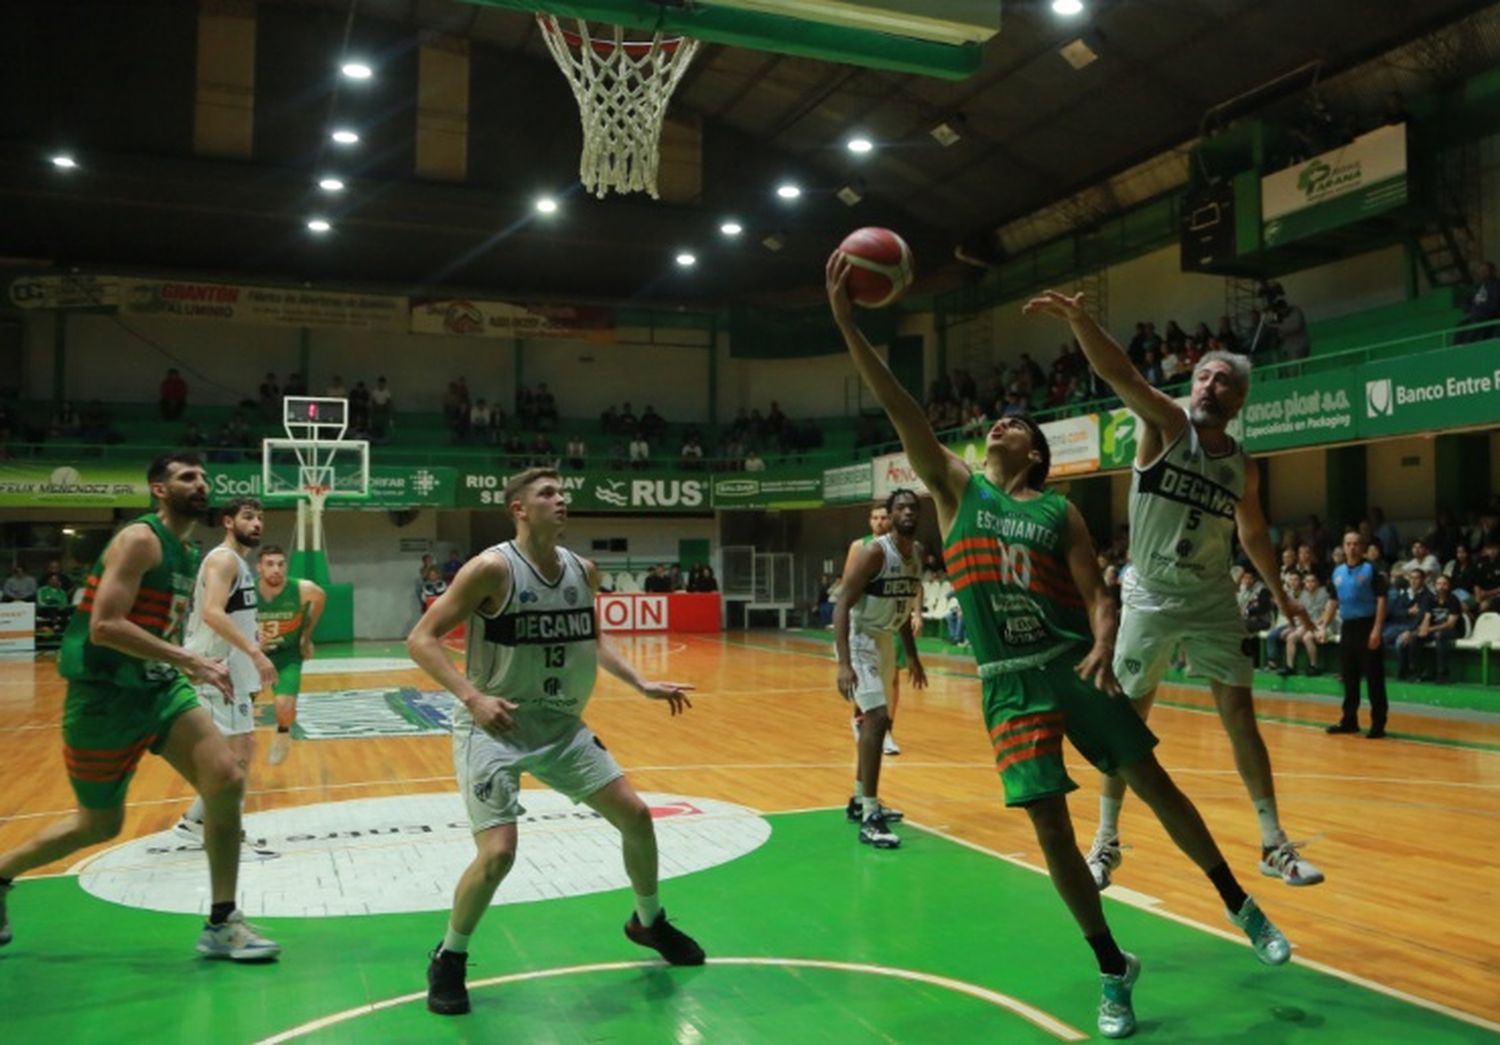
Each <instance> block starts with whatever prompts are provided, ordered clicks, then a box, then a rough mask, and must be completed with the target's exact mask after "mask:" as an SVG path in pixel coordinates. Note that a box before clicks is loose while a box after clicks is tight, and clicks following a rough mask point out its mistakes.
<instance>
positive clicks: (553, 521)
mask: <svg viewBox="0 0 1500 1045" xmlns="http://www.w3.org/2000/svg"><path fill="white" fill-rule="evenodd" d="M504 496H505V505H506V508H507V510H508V511H509V512H510V515H511V519H512V520H513V521H514V522H515V525H516V539H515V540H514V541H510V542H507V543H505V544H501V545H496V546H495V547H493V548H489V549H487V550H485V551H483V552H481V553H479V554H478V555H476V556H474V558H472V559H470V560H469V561H468V562H467V563H466V564H465V565H464V567H463V569H462V570H460V571H459V573H458V576H457V577H455V578H454V581H453V584H452V585H450V586H449V588H448V590H447V591H446V592H444V593H443V594H442V595H441V596H440V597H439V598H438V599H437V601H436V602H434V603H433V604H432V605H431V606H430V607H428V610H427V612H426V613H425V614H423V616H422V619H421V620H420V621H418V622H417V626H416V628H415V629H413V631H412V633H411V636H410V637H409V638H408V639H407V649H408V650H409V651H410V653H411V656H412V659H413V660H415V661H416V662H417V664H418V665H420V666H421V668H422V669H423V670H424V671H426V672H427V674H428V675H430V676H431V677H432V678H433V680H434V681H436V682H437V683H438V684H439V685H441V686H442V687H443V688H445V689H447V690H448V691H449V692H451V693H452V694H453V695H454V696H455V697H457V698H458V701H459V704H460V708H459V710H458V711H457V712H456V714H455V716H454V724H453V764H454V770H455V771H456V774H457V776H458V785H459V788H460V790H461V791H462V793H463V798H464V803H465V805H466V806H467V808H468V813H469V821H470V827H471V828H472V829H473V832H474V844H475V847H476V849H477V853H476V855H475V858H474V861H473V863H471V864H470V865H469V867H468V869H467V870H465V871H464V873H463V877H462V878H460V879H459V882H458V888H457V889H456V890H455V894H454V900H453V912H452V914H451V916H450V918H449V922H448V929H447V932H446V933H445V934H444V936H443V942H442V943H441V944H440V945H439V946H438V947H437V949H436V950H434V951H433V953H432V960H431V962H430V964H429V965H428V969H427V988H428V990H427V1008H428V1009H429V1010H430V1011H432V1012H435V1013H438V1014H441V1015H459V1014H461V1013H465V1012H468V1011H469V994H468V989H467V987H466V986H465V983H464V969H465V964H466V962H467V952H468V949H469V937H470V935H471V934H472V933H473V932H474V930H475V929H476V928H477V926H478V924H479V919H480V917H481V916H482V915H483V914H484V912H485V911H486V910H487V909H488V908H489V904H490V900H491V898H492V897H493V896H494V894H495V890H496V889H497V888H499V886H500V883H501V881H503V880H504V878H505V876H506V874H507V873H509V871H510V868H511V865H512V864H513V863H514V862H515V855H516V842H517V833H516V821H517V819H518V818H519V817H520V816H521V815H522V813H524V811H525V810H524V809H523V808H522V806H521V792H520V777H521V774H522V773H523V772H526V773H530V774H531V775H532V776H534V777H536V779H538V780H540V781H541V782H542V783H543V784H546V785H547V786H548V787H551V788H553V789H554V790H557V791H560V792H561V793H562V794H564V795H567V796H568V797H569V798H571V799H573V801H575V802H583V803H586V804H587V805H588V806H590V807H591V808H592V809H594V810H595V811H596V812H598V813H599V815H600V816H602V817H603V818H604V819H605V820H607V821H609V823H610V824H611V825H613V826H614V827H615V828H617V829H618V830H619V832H620V835H621V839H622V842H623V851H624V858H625V871H626V873H627V875H629V877H630V884H631V886H632V887H633V888H634V890H635V911H634V913H633V914H632V915H631V917H630V921H629V922H627V923H626V925H625V935H626V936H627V937H628V938H629V939H630V940H632V941H634V942H635V943H638V944H640V945H641V946H644V947H650V948H652V949H654V950H656V951H658V952H659V953H660V954H661V955H662V957H664V958H666V960H667V961H668V962H670V963H672V964H673V965H701V964H703V961H704V955H703V949H702V948H701V947H699V946H698V944H697V943H696V942H694V941H693V939H692V938H691V937H689V936H688V935H687V934H685V933H683V932H682V931H681V930H679V929H678V928H676V927H675V926H674V925H672V924H671V923H670V922H668V921H667V917H666V913H665V912H664V911H663V910H662V908H661V904H660V902H659V901H658V899H657V859H656V832H655V829H654V828H653V826H652V823H651V811H650V810H649V809H648V808H647V807H646V804H645V803H644V802H642V801H641V798H640V796H639V795H637V794H636V792H635V789H634V788H632V787H631V786H630V783H629V781H627V780H626V779H625V775H624V772H623V770H621V769H620V766H619V763H617V762H616V761H615V759H614V756H612V755H611V754H610V753H609V752H608V751H606V750H605V748H604V745H603V743H601V742H600V740H599V738H598V737H596V736H595V735H594V733H593V731H592V730H590V729H589V728H588V726H586V725H585V724H584V722H583V719H582V717H581V716H582V715H583V711H584V708H585V707H587V705H588V700H589V696H590V694H592V692H593V689H594V682H595V679H596V678H597V677H598V669H599V668H601V667H602V668H603V669H604V670H605V671H608V672H609V673H610V674H611V675H614V676H615V677H616V678H619V679H621V680H622V681H624V682H626V683H628V684H629V685H630V686H631V687H633V688H634V689H635V690H637V691H638V692H639V693H641V695H642V696H645V697H647V698H650V699H652V700H664V701H666V702H667V704H668V705H669V706H670V707H671V710H672V714H674V715H676V714H678V713H679V712H681V711H684V710H685V709H687V708H689V707H691V706H692V705H691V704H690V702H689V701H688V699H687V696H686V694H687V691H688V690H690V689H692V687H691V686H686V685H683V684H681V683H677V682H648V681H646V680H645V679H643V678H641V676H640V675H639V674H638V673H637V672H636V670H635V668H633V667H631V665H630V664H629V663H628V662H627V661H625V660H624V659H623V658H622V657H620V655H619V654H617V653H615V652H614V651H613V650H612V649H611V648H610V647H609V646H608V645H607V644H605V643H604V642H602V641H601V640H600V637H599V634H598V621H597V619H596V618H595V615H594V593H595V591H596V590H597V588H598V586H599V575H598V571H597V570H596V569H595V568H594V565H593V564H592V563H589V562H587V561H585V560H583V559H580V558H579V557H578V556H576V555H574V554H573V553H572V552H570V551H568V550H567V549H565V548H562V547H560V546H559V545H558V543H557V541H558V537H559V536H560V535H561V533H562V528H563V525H564V523H566V522H567V515H568V510H567V504H566V500H565V495H564V493H563V484H562V479H561V477H560V476H559V475H558V473H557V472H555V471H553V470H551V469H549V468H532V469H528V470H527V471H525V472H522V473H521V474H520V475H517V476H513V477H512V478H511V479H510V481H509V482H507V483H506V485H505V495H504ZM465 622H467V623H468V626H469V632H468V657H467V660H466V664H465V668H464V670H463V671H462V672H460V671H459V670H458V668H456V667H455V666H454V664H453V662H452V661H451V660H450V659H449V657H448V653H447V650H446V649H444V647H443V643H442V637H443V636H444V635H446V634H448V632H450V631H452V630H453V629H454V628H455V627H457V626H458V625H459V624H462V623H465Z"/></svg>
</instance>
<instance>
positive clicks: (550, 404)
mask: <svg viewBox="0 0 1500 1045" xmlns="http://www.w3.org/2000/svg"><path fill="white" fill-rule="evenodd" d="M536 423H537V425H538V426H540V427H543V428H546V429H548V430H549V431H550V430H551V429H554V428H556V427H557V398H556V397H555V396H554V395H553V394H552V392H551V390H550V389H549V388H548V387H547V382H545V381H543V382H542V383H541V384H539V385H537V386H536Z"/></svg>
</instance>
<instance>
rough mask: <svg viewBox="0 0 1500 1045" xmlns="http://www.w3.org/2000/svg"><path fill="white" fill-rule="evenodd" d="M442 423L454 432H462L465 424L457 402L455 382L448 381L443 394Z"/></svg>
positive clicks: (462, 411)
mask: <svg viewBox="0 0 1500 1045" xmlns="http://www.w3.org/2000/svg"><path fill="white" fill-rule="evenodd" d="M443 423H444V424H446V425H447V426H448V427H449V428H451V429H453V430H454V431H455V432H462V431H463V429H464V425H465V424H466V423H467V421H466V418H465V416H464V409H463V408H462V407H461V406H460V405H459V401H458V382H457V381H449V382H448V389H447V391H445V392H444V393H443Z"/></svg>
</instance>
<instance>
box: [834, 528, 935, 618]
mask: <svg viewBox="0 0 1500 1045" xmlns="http://www.w3.org/2000/svg"><path fill="white" fill-rule="evenodd" d="M874 543H875V545H876V547H878V548H879V549H880V551H881V554H882V555H884V559H883V560H882V561H881V564H880V572H879V573H877V574H876V575H875V576H874V577H873V578H872V579H871V580H870V581H869V583H867V584H866V585H865V593H864V595H863V596H862V597H861V598H860V600H859V601H858V602H856V603H855V604H854V609H853V611H852V612H851V614H850V621H851V622H852V623H853V624H854V626H855V627H856V628H859V629H860V630H861V631H892V632H894V631H900V630H901V625H902V623H903V622H904V621H906V620H907V619H908V618H909V617H911V607H912V600H914V599H917V600H919V599H921V598H922V565H921V563H919V562H918V561H917V546H916V544H915V543H913V544H912V553H911V555H909V556H907V557H905V558H903V557H902V555H901V549H900V548H898V547H897V546H896V537H895V535H894V534H889V533H888V534H886V535H885V536H884V537H879V538H877V539H876V540H875V542H874Z"/></svg>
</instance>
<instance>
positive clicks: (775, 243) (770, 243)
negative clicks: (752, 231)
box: [760, 232, 786, 252]
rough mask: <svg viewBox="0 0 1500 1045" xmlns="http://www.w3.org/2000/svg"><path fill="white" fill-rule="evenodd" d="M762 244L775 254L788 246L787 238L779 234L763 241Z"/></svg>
mask: <svg viewBox="0 0 1500 1045" xmlns="http://www.w3.org/2000/svg"><path fill="white" fill-rule="evenodd" d="M760 243H761V246H763V247H765V248H766V249H767V250H769V251H772V252H775V251H778V250H780V249H781V248H782V247H784V246H786V237H785V236H783V235H782V234H781V233H779V232H773V233H771V234H770V235H769V236H767V237H766V238H765V239H763V240H761V241H760Z"/></svg>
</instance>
